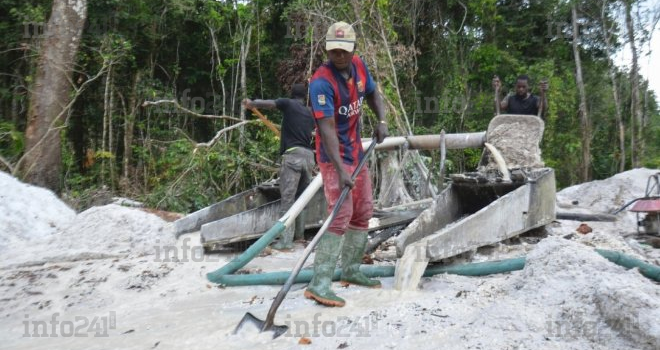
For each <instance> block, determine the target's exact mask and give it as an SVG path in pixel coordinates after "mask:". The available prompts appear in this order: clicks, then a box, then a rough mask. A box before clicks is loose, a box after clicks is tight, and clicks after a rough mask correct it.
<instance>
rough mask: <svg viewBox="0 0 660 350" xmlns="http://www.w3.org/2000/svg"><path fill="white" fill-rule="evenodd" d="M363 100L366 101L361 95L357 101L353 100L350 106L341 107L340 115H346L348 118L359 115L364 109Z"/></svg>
mask: <svg viewBox="0 0 660 350" xmlns="http://www.w3.org/2000/svg"><path fill="white" fill-rule="evenodd" d="M362 101H364V96H362V97H360V98H359V99H358V100H357V101H353V102H352V103H351V104H349V105H348V106H341V107H339V115H345V116H346V117H347V118H350V117H352V116H355V115H358V114H359V113H360V111H361V110H362Z"/></svg>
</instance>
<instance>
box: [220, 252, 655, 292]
mask: <svg viewBox="0 0 660 350" xmlns="http://www.w3.org/2000/svg"><path fill="white" fill-rule="evenodd" d="M596 252H598V254H600V255H601V256H603V257H604V258H606V259H607V260H609V261H611V262H613V263H615V264H617V265H620V266H623V267H625V268H627V269H631V268H635V267H637V268H639V270H640V272H641V273H642V274H643V275H644V276H646V277H647V278H649V279H651V280H654V281H656V282H660V267H658V266H655V265H652V264H648V263H645V262H643V261H641V260H638V259H635V258H632V257H630V256H627V255H625V254H623V253H619V252H614V251H610V250H602V249H596ZM225 267H226V266H225ZM524 267H525V257H520V258H513V259H506V260H500V261H488V262H481V263H472V264H460V265H450V266H431V267H428V268H427V269H426V271H424V276H425V277H430V276H434V275H438V274H442V273H448V274H453V275H461V276H486V275H491V274H497V273H504V272H511V271H517V270H522V269H523V268H524ZM223 269H224V267H223ZM360 270H361V271H362V272H364V274H365V275H367V276H368V277H372V278H373V277H392V276H394V272H395V268H394V266H374V265H362V266H361V267H360ZM214 273H215V272H214ZM313 273H314V272H313V271H312V270H311V269H304V270H301V271H300V274H298V276H297V277H296V280H295V283H307V282H309V281H310V280H311V279H312V275H313ZM289 274H290V272H289V271H282V272H270V273H261V274H250V275H230V274H223V275H216V276H214V278H213V279H211V277H210V275H211V274H209V280H211V281H212V282H215V283H218V284H222V285H225V286H255V285H282V284H284V282H286V280H287V278H288V277H289ZM340 275H341V269H339V268H338V269H335V274H334V276H333V280H335V281H336V280H339V276H340Z"/></svg>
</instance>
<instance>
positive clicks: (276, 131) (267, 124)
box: [250, 107, 280, 137]
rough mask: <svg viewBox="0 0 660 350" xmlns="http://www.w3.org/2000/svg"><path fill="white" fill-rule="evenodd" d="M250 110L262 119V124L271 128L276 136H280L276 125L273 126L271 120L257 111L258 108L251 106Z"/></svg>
mask: <svg viewBox="0 0 660 350" xmlns="http://www.w3.org/2000/svg"><path fill="white" fill-rule="evenodd" d="M250 110H251V111H252V113H254V114H255V115H256V116H257V117H259V119H261V121H262V122H263V123H264V124H266V126H267V127H268V128H269V129H270V130H272V131H273V132H274V133H275V135H277V136H278V137H279V136H280V130H278V129H277V127H276V126H275V124H273V122H271V121H270V120H268V118H266V116H264V115H263V114H261V112H259V110H258V109H257V108H256V107H255V108H252V109H250Z"/></svg>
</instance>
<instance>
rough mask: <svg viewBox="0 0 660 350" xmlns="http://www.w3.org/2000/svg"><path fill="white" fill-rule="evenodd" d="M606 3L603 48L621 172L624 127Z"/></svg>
mask: <svg viewBox="0 0 660 350" xmlns="http://www.w3.org/2000/svg"><path fill="white" fill-rule="evenodd" d="M606 13H607V3H606V2H605V1H603V4H602V9H601V20H602V22H603V26H605V35H604V37H605V50H606V52H607V57H608V59H609V60H610V61H609V62H610V63H609V75H610V81H611V82H612V97H613V98H614V108H615V119H616V124H617V128H618V131H619V135H618V136H619V167H618V171H619V172H623V171H624V170H625V169H626V129H625V126H624V124H623V116H622V114H621V100H620V99H619V85H618V84H617V81H616V67H615V66H614V63H613V62H612V60H611V58H612V54H613V53H612V41H611V40H612V33H611V32H610V31H611V30H612V29H613V28H607V16H606V15H605V14H606Z"/></svg>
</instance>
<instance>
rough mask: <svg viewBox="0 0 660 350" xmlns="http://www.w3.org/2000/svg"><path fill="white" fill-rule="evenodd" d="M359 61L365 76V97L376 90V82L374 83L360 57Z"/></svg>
mask: <svg viewBox="0 0 660 350" xmlns="http://www.w3.org/2000/svg"><path fill="white" fill-rule="evenodd" d="M360 60H361V61H362V65H363V66H364V71H365V73H366V76H367V81H366V84H365V87H364V92H365V93H366V94H367V95H371V94H372V93H373V92H374V91H375V90H376V82H375V81H374V78H373V77H372V76H371V72H369V68H368V67H367V64H366V63H365V62H364V60H363V59H362V57H360Z"/></svg>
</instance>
